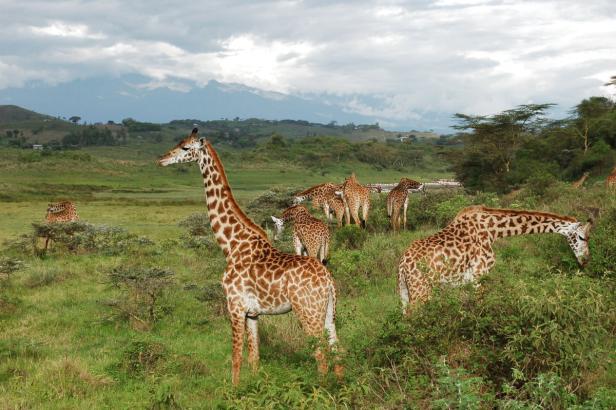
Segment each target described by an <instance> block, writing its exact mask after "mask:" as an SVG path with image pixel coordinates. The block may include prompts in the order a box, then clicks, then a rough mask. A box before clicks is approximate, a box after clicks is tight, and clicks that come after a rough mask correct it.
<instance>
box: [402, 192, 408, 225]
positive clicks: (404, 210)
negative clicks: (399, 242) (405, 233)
mask: <svg viewBox="0 0 616 410" xmlns="http://www.w3.org/2000/svg"><path fill="white" fill-rule="evenodd" d="M408 207H409V197H408V195H407V196H406V199H405V200H404V208H403V211H402V212H403V213H402V220H403V221H404V223H403V227H404V230H406V210H407V208H408Z"/></svg>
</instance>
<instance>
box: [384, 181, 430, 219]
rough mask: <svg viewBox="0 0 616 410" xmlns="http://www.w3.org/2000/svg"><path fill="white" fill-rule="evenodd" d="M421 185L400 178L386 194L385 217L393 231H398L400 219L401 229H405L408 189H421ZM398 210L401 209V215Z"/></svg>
mask: <svg viewBox="0 0 616 410" xmlns="http://www.w3.org/2000/svg"><path fill="white" fill-rule="evenodd" d="M422 187H423V184H422V183H421V182H417V181H415V180H412V179H409V178H400V182H399V183H398V185H396V186H395V187H394V189H392V190H391V191H389V193H388V194H387V216H389V218H390V220H391V227H392V229H393V230H394V231H397V230H399V229H400V219H402V220H403V228H404V229H406V210H407V208H408V206H409V189H421V188H422ZM400 208H403V210H402V215H401V214H400Z"/></svg>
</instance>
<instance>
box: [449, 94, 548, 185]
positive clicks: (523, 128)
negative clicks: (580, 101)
mask: <svg viewBox="0 0 616 410" xmlns="http://www.w3.org/2000/svg"><path fill="white" fill-rule="evenodd" d="M553 105H554V104H525V105H520V106H518V107H516V108H513V109H510V110H506V111H503V112H501V113H498V114H495V115H491V116H472V115H466V114H456V115H455V118H456V119H457V120H458V121H459V124H458V125H455V126H454V128H455V129H457V130H459V131H462V132H463V133H462V134H461V138H462V140H463V141H464V148H463V150H462V152H461V155H460V156H459V157H458V158H457V160H456V161H455V164H454V170H455V171H456V175H457V177H458V179H460V180H461V181H462V182H463V183H464V185H465V186H466V187H467V188H469V189H480V190H496V191H503V190H505V188H506V187H505V182H504V179H505V176H506V175H507V174H508V173H509V172H510V171H511V166H512V163H513V161H514V160H515V158H516V154H517V153H518V151H519V150H520V148H521V147H522V145H523V144H525V143H526V142H527V141H528V140H529V139H531V138H532V137H533V136H534V135H536V133H537V131H538V130H539V129H540V128H542V127H543V126H544V125H545V123H546V119H545V112H546V111H547V110H548V109H549V108H550V107H551V106H553Z"/></svg>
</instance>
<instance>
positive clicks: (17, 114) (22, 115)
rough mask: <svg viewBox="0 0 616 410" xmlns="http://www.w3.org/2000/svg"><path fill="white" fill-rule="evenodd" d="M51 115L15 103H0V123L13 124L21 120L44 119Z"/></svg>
mask: <svg viewBox="0 0 616 410" xmlns="http://www.w3.org/2000/svg"><path fill="white" fill-rule="evenodd" d="M51 118H52V117H50V116H48V115H43V114H39V113H37V112H34V111H30V110H27V109H25V108H21V107H18V106H16V105H0V124H13V123H19V122H23V121H45V120H49V119H51Z"/></svg>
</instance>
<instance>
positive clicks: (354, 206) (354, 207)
mask: <svg viewBox="0 0 616 410" xmlns="http://www.w3.org/2000/svg"><path fill="white" fill-rule="evenodd" d="M349 211H350V212H351V217H352V218H353V223H354V224H355V225H358V226H361V221H360V219H359V203H355V202H353V203H351V204H349Z"/></svg>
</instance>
